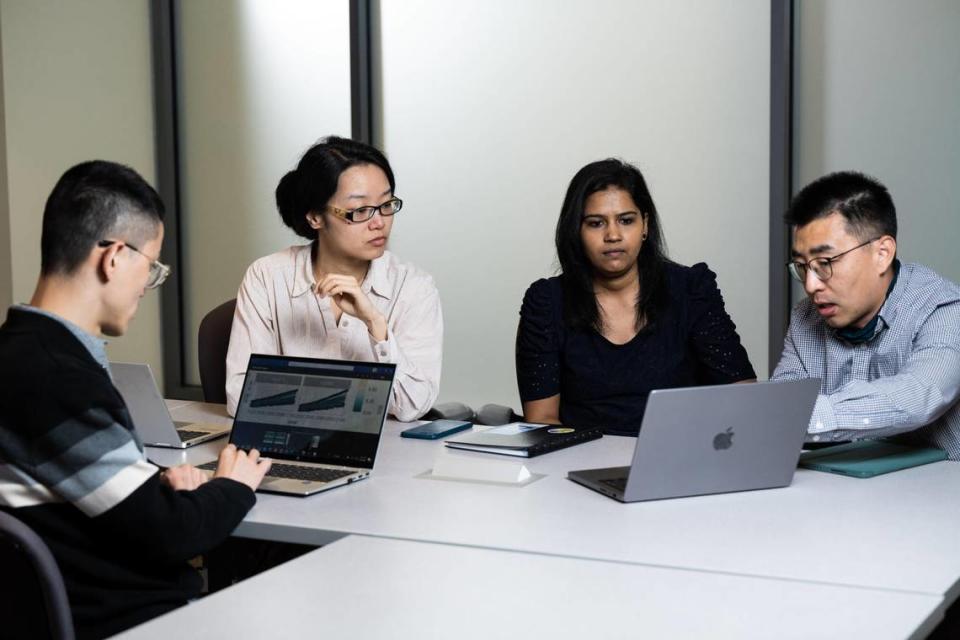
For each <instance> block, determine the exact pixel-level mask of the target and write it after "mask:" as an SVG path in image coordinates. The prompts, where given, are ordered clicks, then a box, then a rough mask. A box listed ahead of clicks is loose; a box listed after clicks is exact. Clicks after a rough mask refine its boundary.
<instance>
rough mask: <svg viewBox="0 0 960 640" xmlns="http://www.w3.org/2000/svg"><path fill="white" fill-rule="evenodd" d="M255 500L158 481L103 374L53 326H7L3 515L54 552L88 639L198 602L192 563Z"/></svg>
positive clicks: (29, 322) (218, 487)
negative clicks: (178, 488) (181, 488)
mask: <svg viewBox="0 0 960 640" xmlns="http://www.w3.org/2000/svg"><path fill="white" fill-rule="evenodd" d="M254 502H255V497H254V494H253V492H252V491H251V490H250V489H249V488H248V487H247V486H245V485H243V484H240V483H238V482H234V481H232V480H227V479H217V480H213V481H210V482H208V483H206V484H204V485H203V486H201V487H200V488H199V489H197V490H195V491H173V490H172V489H170V488H169V487H167V486H166V485H164V484H163V483H161V482H160V476H159V474H158V469H157V467H156V466H154V465H153V464H151V463H150V462H148V461H147V460H146V459H145V457H144V453H143V447H142V445H141V443H140V441H139V439H138V438H137V437H136V434H135V433H134V432H133V425H132V423H131V419H130V414H129V413H128V411H127V408H126V406H125V404H124V402H123V399H122V398H121V396H120V394H119V392H118V391H117V390H116V389H115V388H114V386H113V383H112V382H111V381H110V377H109V375H108V374H107V372H106V371H105V370H104V369H103V368H102V367H101V366H100V365H99V364H97V362H96V360H95V359H94V358H93V356H92V355H91V354H90V352H89V351H88V350H87V349H86V347H85V346H84V345H83V344H82V343H81V342H80V341H79V340H78V339H77V338H76V337H75V336H74V335H73V334H72V333H71V332H70V331H69V330H68V329H67V327H66V326H64V325H63V324H62V323H61V322H58V321H57V320H55V319H51V318H49V317H45V316H42V315H39V314H36V313H32V312H29V311H24V310H22V309H16V308H13V309H10V311H9V312H8V316H7V322H6V323H5V324H4V325H3V326H2V327H0V509H4V510H6V511H8V512H10V513H12V514H13V515H15V516H16V517H18V518H20V519H21V520H23V521H24V522H26V523H27V524H28V525H29V526H30V527H32V528H33V529H34V530H35V531H36V532H37V533H38V534H39V535H40V536H41V537H42V538H43V539H44V541H45V542H46V543H47V545H48V546H49V547H50V548H51V551H52V552H53V554H54V557H55V558H56V560H57V563H58V564H59V566H60V570H61V571H62V573H63V575H64V580H65V582H66V585H67V592H68V596H69V598H70V604H71V608H72V611H73V616H74V622H75V625H76V627H77V631H78V635H79V636H80V637H103V636H106V635H111V634H114V633H117V632H118V631H121V630H123V629H125V628H128V627H130V626H133V625H135V624H138V623H140V622H142V621H144V620H147V619H149V618H151V617H153V616H155V615H159V614H160V613H163V612H165V611H168V610H170V609H172V608H175V607H177V606H179V605H181V604H183V603H184V602H186V600H188V599H190V598H193V597H196V596H197V595H198V594H199V588H200V580H199V576H197V574H196V572H195V571H194V570H193V569H191V568H190V567H189V565H187V563H186V561H187V560H188V559H189V558H191V557H193V556H195V555H197V554H200V553H204V552H206V551H208V550H209V549H211V548H212V547H213V546H215V545H217V544H218V543H219V542H221V541H222V540H223V539H225V538H226V537H227V536H228V535H229V534H230V532H231V531H232V530H233V529H234V528H235V527H236V526H237V524H238V523H239V522H240V520H242V519H243V516H244V515H246V513H247V511H248V510H249V509H250V508H251V507H252V506H253V504H254Z"/></svg>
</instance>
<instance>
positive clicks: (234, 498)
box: [94, 474, 257, 563]
mask: <svg viewBox="0 0 960 640" xmlns="http://www.w3.org/2000/svg"><path fill="white" fill-rule="evenodd" d="M256 501H257V499H256V496H255V494H254V493H253V491H252V490H251V489H250V487H248V486H246V485H245V484H242V483H240V482H236V481H235V480H230V479H228V478H215V479H213V480H210V481H209V482H207V483H205V484H203V485H201V486H200V487H198V488H197V489H194V490H193V491H174V490H173V489H171V488H170V487H169V486H167V485H166V484H164V483H163V482H161V481H160V474H156V475H154V476H152V477H151V478H150V479H149V480H147V481H146V482H144V483H143V484H142V485H141V486H140V487H139V488H138V489H137V490H136V491H134V492H133V493H131V494H130V495H129V496H127V498H126V499H124V500H123V501H121V502H119V503H118V504H117V505H116V506H114V507H113V508H112V509H110V510H108V511H106V512H104V513H102V514H100V515H99V516H97V517H96V518H94V522H95V523H96V524H97V526H98V528H101V529H102V531H103V533H104V535H109V536H110V538H111V539H114V540H120V541H122V543H121V545H120V546H121V547H122V548H124V549H127V550H129V552H130V553H131V554H134V555H135V556H136V557H138V558H141V559H142V558H144V557H149V558H153V559H155V560H158V561H160V562H164V563H167V562H169V563H178V562H183V561H185V560H187V559H189V558H192V557H194V556H196V555H199V554H201V553H205V552H207V551H209V550H210V549H212V548H213V547H215V546H216V545H218V544H219V543H220V542H222V541H223V540H224V539H226V538H227V536H229V535H230V533H231V532H232V531H233V530H234V529H235V528H236V527H237V525H238V524H240V521H241V520H243V517H244V516H245V515H246V514H247V512H248V511H249V510H250V509H251V508H252V507H253V505H254V504H255V503H256Z"/></svg>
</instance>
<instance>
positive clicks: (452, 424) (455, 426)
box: [400, 420, 473, 440]
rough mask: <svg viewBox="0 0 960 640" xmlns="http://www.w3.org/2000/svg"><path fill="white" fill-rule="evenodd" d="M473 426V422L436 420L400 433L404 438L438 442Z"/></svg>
mask: <svg viewBox="0 0 960 640" xmlns="http://www.w3.org/2000/svg"><path fill="white" fill-rule="evenodd" d="M472 426H473V423H472V422H466V421H465V420H434V421H433V422H426V423H424V424H421V425H418V426H416V427H410V428H409V429H404V430H403V431H401V432H400V436H401V437H404V438H419V439H421V440H437V439H438V438H442V437H444V436H449V435H450V434H453V433H457V432H458V431H464V430H466V429H469V428H470V427H472Z"/></svg>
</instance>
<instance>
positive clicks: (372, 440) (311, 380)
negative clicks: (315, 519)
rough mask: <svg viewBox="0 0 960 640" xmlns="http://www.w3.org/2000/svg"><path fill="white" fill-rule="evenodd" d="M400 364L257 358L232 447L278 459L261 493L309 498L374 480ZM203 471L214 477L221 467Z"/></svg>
mask: <svg viewBox="0 0 960 640" xmlns="http://www.w3.org/2000/svg"><path fill="white" fill-rule="evenodd" d="M395 373H396V365H394V364H388V363H379V362H351V361H345V360H320V359H316V358H295V357H292V356H269V355H258V354H253V355H251V356H250V361H249V364H248V365H247V375H246V377H245V379H244V381H243V391H242V392H241V394H240V403H239V404H238V405H237V415H236V417H235V418H234V421H233V430H232V431H231V432H230V444H234V445H236V446H237V448H238V449H244V450H249V449H257V450H258V451H260V453H261V454H262V455H263V456H265V457H269V458H271V459H273V465H272V467H271V468H270V472H269V473H268V474H267V476H266V477H265V478H264V480H263V482H262V483H261V484H260V489H259V490H260V491H266V492H270V493H284V494H289V495H298V496H308V495H311V494H314V493H317V492H318V491H325V490H326V489H332V488H334V487H340V486H343V485H345V484H350V483H351V482H356V481H357V480H363V479H364V478H366V477H368V476H369V475H370V471H371V470H372V469H373V463H374V460H375V459H376V457H377V448H378V447H379V444H380V433H381V431H382V429H383V422H384V420H385V419H386V417H387V407H388V405H389V404H390V390H391V388H392V386H393V377H394V374H395ZM199 468H200V469H203V470H205V471H208V472H210V473H212V472H213V471H214V470H215V469H216V468H217V463H216V461H213V462H209V463H207V464H202V465H200V466H199Z"/></svg>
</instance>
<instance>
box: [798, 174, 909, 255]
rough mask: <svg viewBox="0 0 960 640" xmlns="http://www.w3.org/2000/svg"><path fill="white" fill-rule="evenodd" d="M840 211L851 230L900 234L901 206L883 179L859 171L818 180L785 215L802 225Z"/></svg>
mask: <svg viewBox="0 0 960 640" xmlns="http://www.w3.org/2000/svg"><path fill="white" fill-rule="evenodd" d="M834 212H836V213H839V214H840V215H842V216H843V217H844V219H845V220H846V222H847V228H848V230H849V231H850V233H851V234H853V235H854V236H856V237H858V238H860V239H861V240H866V239H867V238H868V237H870V236H876V235H878V234H879V235H884V236H892V237H893V238H896V237H897V209H896V207H894V206H893V198H891V197H890V192H889V191H887V188H886V187H885V186H883V185H882V184H880V182H879V181H878V180H876V179H874V178H871V177H870V176H867V175H864V174H862V173H858V172H856V171H838V172H837V173H831V174H828V175H825V176H823V177H822V178H818V179H817V180H814V181H813V182H811V183H810V184H808V185H807V186H805V187H804V188H803V189H801V190H800V193H798V194H797V195H796V196H795V197H794V198H793V201H792V202H791V203H790V208H789V209H787V213H786V215H785V216H784V219H785V220H786V222H787V224H788V225H790V226H792V227H802V226H805V225H807V224H809V223H811V222H813V221H814V220H818V219H820V218H826V217H827V216H829V215H831V214H832V213H834Z"/></svg>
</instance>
